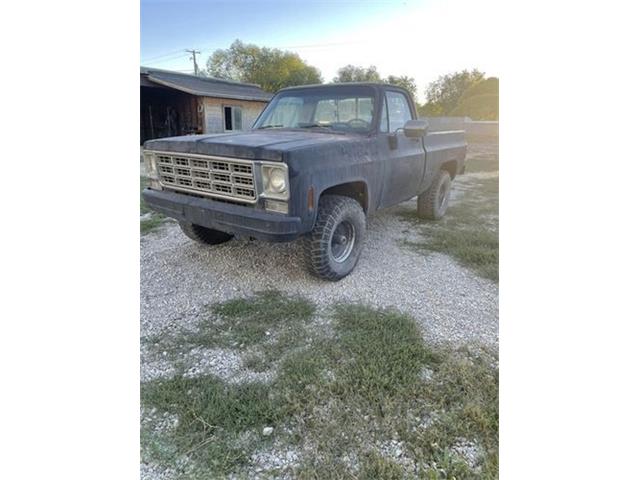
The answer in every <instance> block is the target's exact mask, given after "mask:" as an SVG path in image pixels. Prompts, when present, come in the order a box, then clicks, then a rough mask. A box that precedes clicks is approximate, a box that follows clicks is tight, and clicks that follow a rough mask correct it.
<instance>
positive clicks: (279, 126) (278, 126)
mask: <svg viewBox="0 0 640 480" xmlns="http://www.w3.org/2000/svg"><path fill="white" fill-rule="evenodd" d="M282 127H284V125H263V126H262V127H258V130H262V129H263V128H282Z"/></svg>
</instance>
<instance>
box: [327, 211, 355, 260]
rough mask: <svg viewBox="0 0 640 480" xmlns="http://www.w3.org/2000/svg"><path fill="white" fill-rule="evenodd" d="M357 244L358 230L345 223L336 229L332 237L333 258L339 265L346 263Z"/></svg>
mask: <svg viewBox="0 0 640 480" xmlns="http://www.w3.org/2000/svg"><path fill="white" fill-rule="evenodd" d="M355 243H356V229H355V228H354V226H353V225H352V224H351V223H349V222H347V221H344V222H342V223H340V224H338V226H337V227H336V228H335V230H334V231H333V234H332V235H331V257H332V258H333V260H334V261H335V262H337V263H342V262H344V261H345V260H346V259H347V258H349V255H351V252H352V251H353V246H354V244H355Z"/></svg>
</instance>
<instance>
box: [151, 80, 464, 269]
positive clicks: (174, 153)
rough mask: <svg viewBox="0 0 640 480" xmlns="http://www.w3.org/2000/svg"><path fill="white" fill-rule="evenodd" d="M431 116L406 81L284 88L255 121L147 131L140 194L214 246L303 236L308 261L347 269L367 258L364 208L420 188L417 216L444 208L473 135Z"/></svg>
mask: <svg viewBox="0 0 640 480" xmlns="http://www.w3.org/2000/svg"><path fill="white" fill-rule="evenodd" d="M428 127H429V126H428V123H427V121H426V120H420V119H418V118H417V114H416V107H415V105H414V102H413V100H412V97H411V95H409V93H408V92H407V91H406V90H404V89H402V88H400V87H396V86H392V85H386V84H376V83H347V84H330V85H314V86H301V87H290V88H285V89H283V90H280V91H279V92H278V93H276V95H274V97H273V98H272V99H271V101H270V102H269V104H268V105H267V106H266V107H265V109H264V110H263V112H262V113H261V114H260V116H259V117H258V118H257V119H256V121H255V123H254V125H253V127H252V129H251V130H249V131H244V132H233V133H221V134H209V135H188V136H181V137H172V138H162V139H155V140H149V141H147V142H145V144H144V150H143V155H144V159H145V162H146V166H147V172H148V176H149V182H150V183H149V187H148V188H146V189H145V190H144V191H143V194H142V195H143V198H144V201H145V202H146V203H147V205H148V206H149V207H150V208H151V209H153V210H155V211H158V212H160V213H163V214H165V215H167V216H169V217H173V218H175V219H176V220H178V222H179V224H180V227H181V228H182V231H183V232H184V234H185V235H187V236H188V237H189V238H191V239H192V240H194V241H197V242H200V243H204V244H207V245H216V244H220V243H223V242H226V241H228V240H230V239H231V238H233V237H234V236H238V237H251V238H255V239H259V240H266V241H274V242H283V241H285V242H286V241H292V240H295V239H297V238H299V237H303V239H304V244H305V256H306V259H307V264H308V266H309V269H310V271H311V272H312V273H313V274H315V275H316V276H318V277H320V278H323V279H327V280H339V279H341V278H343V277H345V276H346V275H348V274H349V273H351V271H352V270H353V269H354V267H355V266H356V263H357V262H358V258H359V256H360V253H361V251H362V248H363V245H364V240H365V233H366V218H367V216H371V215H373V214H374V213H375V212H376V211H377V210H380V209H382V208H386V207H390V206H392V205H396V204H398V203H400V202H404V201H406V200H409V199H411V198H413V197H415V196H417V197H418V199H417V210H418V215H419V216H420V217H422V218H427V219H431V220H438V219H440V218H441V217H442V216H443V215H444V214H445V211H446V210H447V205H448V203H449V192H450V189H451V182H452V180H453V179H454V178H455V177H456V175H458V174H460V173H462V172H463V171H464V165H465V163H464V162H465V155H466V150H467V144H466V141H465V138H464V132H463V131H450V132H429V131H428Z"/></svg>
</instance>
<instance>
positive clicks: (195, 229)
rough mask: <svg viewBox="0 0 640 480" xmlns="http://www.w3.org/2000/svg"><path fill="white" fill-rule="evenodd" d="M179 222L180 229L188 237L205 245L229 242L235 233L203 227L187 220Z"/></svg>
mask: <svg viewBox="0 0 640 480" xmlns="http://www.w3.org/2000/svg"><path fill="white" fill-rule="evenodd" d="M179 223H180V229H181V230H182V232H183V233H184V234H185V235H186V236H187V237H189V238H190V239H191V240H194V241H196V242H198V243H202V244H204V245H218V244H219V243H224V242H228V241H229V240H231V239H232V238H233V235H229V234H228V233H225V232H221V231H219V230H214V229H213V228H207V227H202V226H200V225H195V224H193V223H187V222H179Z"/></svg>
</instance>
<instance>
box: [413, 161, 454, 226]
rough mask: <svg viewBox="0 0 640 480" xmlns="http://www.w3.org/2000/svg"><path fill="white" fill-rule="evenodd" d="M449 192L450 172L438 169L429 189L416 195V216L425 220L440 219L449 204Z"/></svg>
mask: <svg viewBox="0 0 640 480" xmlns="http://www.w3.org/2000/svg"><path fill="white" fill-rule="evenodd" d="M450 194H451V174H449V172H447V171H446V170H440V171H439V172H438V176H437V177H436V178H435V180H434V181H433V183H432V184H431V186H430V187H429V190H427V191H426V192H424V193H421V194H420V195H419V196H418V217H420V218H425V219H427V220H440V219H441V218H442V217H444V214H445V213H446V212H447V207H448V206H449V196H450Z"/></svg>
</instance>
